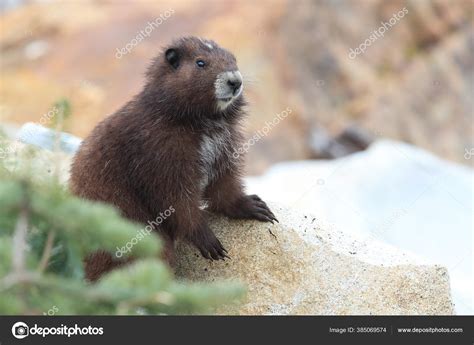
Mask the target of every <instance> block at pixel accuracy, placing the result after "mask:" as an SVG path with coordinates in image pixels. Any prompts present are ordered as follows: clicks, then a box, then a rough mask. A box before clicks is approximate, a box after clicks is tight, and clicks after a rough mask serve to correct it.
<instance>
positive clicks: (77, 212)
mask: <svg viewBox="0 0 474 345" xmlns="http://www.w3.org/2000/svg"><path fill="white" fill-rule="evenodd" d="M11 143H12V142H11V141H10V142H8V141H5V140H3V144H2V145H4V146H5V145H11ZM4 152H10V153H9V154H8V156H7V157H5V158H4V159H1V160H0V314H9V315H19V314H33V315H35V314H36V315H43V314H49V315H51V314H56V315H75V314H89V315H92V314H102V315H104V314H112V315H114V314H185V313H209V312H212V310H213V308H214V307H216V306H218V305H220V304H222V303H227V302H233V301H234V300H236V299H238V298H239V297H240V296H241V295H242V293H243V290H242V287H241V286H240V285H238V284H232V283H219V284H214V285H205V284H195V283H194V284H191V283H185V282H180V281H177V280H176V279H175V278H174V277H173V275H172V273H171V272H170V269H169V268H168V266H167V265H166V264H164V263H163V262H161V261H160V260H159V259H158V257H159V255H158V254H159V252H160V248H161V246H160V241H159V239H158V237H157V236H155V235H153V234H152V235H150V236H147V237H146V238H145V239H143V240H141V241H139V242H138V243H137V244H136V245H135V246H134V247H133V251H132V254H133V257H134V258H136V260H135V261H134V262H133V263H132V264H130V265H127V266H124V267H122V268H119V269H116V270H114V271H112V272H110V273H108V274H107V275H105V276H103V277H102V279H100V280H99V281H98V282H97V283H89V282H86V281H85V280H84V269H83V259H84V257H85V256H86V255H88V254H89V253H91V252H93V251H95V250H97V249H105V250H110V251H111V252H115V250H116V248H117V247H122V246H123V245H124V244H125V243H127V242H128V241H130V239H131V238H133V237H134V236H135V235H136V234H137V231H138V230H140V229H142V228H143V225H141V224H134V223H131V222H129V221H128V220H125V219H123V218H122V217H121V216H120V215H119V213H118V211H117V210H115V209H114V208H112V207H111V206H109V205H104V204H100V203H93V202H90V201H86V200H81V199H78V198H77V197H75V196H73V195H71V193H70V192H69V191H68V190H67V187H65V185H64V176H62V175H64V171H67V168H68V164H63V163H62V162H61V160H60V161H59V162H58V161H57V160H58V158H57V157H61V155H60V154H58V153H56V154H53V153H51V152H45V151H43V150H36V149H31V148H27V149H24V148H22V149H21V150H15V151H14V152H12V150H7V149H5V148H4ZM52 157H55V158H54V159H52ZM49 158H51V159H49ZM61 171H62V172H61ZM51 310H53V312H50V311H51Z"/></svg>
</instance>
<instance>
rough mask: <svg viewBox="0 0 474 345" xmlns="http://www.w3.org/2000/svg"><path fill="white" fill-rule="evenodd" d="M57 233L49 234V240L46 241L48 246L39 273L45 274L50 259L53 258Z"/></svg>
mask: <svg viewBox="0 0 474 345" xmlns="http://www.w3.org/2000/svg"><path fill="white" fill-rule="evenodd" d="M54 237H55V232H54V231H50V232H48V238H47V239H46V244H45V246H44V251H43V255H42V256H41V261H40V263H39V266H38V272H40V273H43V272H44V270H45V269H46V267H47V266H48V263H49V258H50V256H51V250H52V249H53V243H54Z"/></svg>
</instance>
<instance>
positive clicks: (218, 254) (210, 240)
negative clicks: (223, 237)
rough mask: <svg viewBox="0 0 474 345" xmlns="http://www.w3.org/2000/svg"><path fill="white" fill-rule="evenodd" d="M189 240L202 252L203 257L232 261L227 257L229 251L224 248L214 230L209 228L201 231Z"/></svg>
mask: <svg viewBox="0 0 474 345" xmlns="http://www.w3.org/2000/svg"><path fill="white" fill-rule="evenodd" d="M188 240H189V241H190V242H191V243H192V244H193V245H194V246H196V248H197V249H199V251H200V252H201V255H202V256H203V257H204V258H206V259H209V260H224V259H225V258H228V259H230V257H229V256H228V255H227V250H226V249H225V248H224V246H223V245H222V243H221V242H220V241H219V239H218V238H217V237H216V235H214V233H213V232H212V230H211V229H210V228H208V227H206V228H204V229H201V230H200V231H198V232H197V233H196V234H195V235H193V236H192V237H190V238H188Z"/></svg>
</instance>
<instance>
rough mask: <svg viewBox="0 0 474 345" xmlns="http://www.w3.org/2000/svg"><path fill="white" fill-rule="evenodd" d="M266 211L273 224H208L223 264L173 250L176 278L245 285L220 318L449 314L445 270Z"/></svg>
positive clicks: (283, 212) (281, 211)
mask: <svg viewBox="0 0 474 345" xmlns="http://www.w3.org/2000/svg"><path fill="white" fill-rule="evenodd" d="M271 207H272V210H273V211H274V213H275V214H276V216H277V218H278V219H279V221H280V223H279V224H273V225H272V224H270V223H260V222H256V221H240V220H228V219H225V218H220V217H215V218H213V219H212V221H211V227H212V228H213V229H214V231H215V233H216V235H217V236H218V237H219V238H220V240H221V241H222V243H223V244H224V246H225V247H226V248H227V249H228V250H229V255H230V257H231V258H232V259H230V260H229V259H227V260H225V261H217V262H214V261H212V262H211V261H209V260H206V259H203V258H202V257H201V256H200V255H199V254H198V252H197V251H196V250H195V249H194V248H192V247H190V246H188V245H186V244H181V245H180V246H179V247H178V255H177V257H178V262H177V263H176V267H175V273H176V275H177V276H178V277H180V278H181V279H185V280H191V281H204V282H213V281H222V280H240V281H241V282H243V283H244V284H246V286H247V288H248V293H247V296H246V299H245V300H244V301H243V303H242V304H239V305H233V306H230V307H229V306H227V307H223V308H222V309H220V310H218V313H219V314H239V315H304V314H317V315H354V314H362V315H377V314H380V315H413V314H414V315H446V314H453V305H452V303H451V296H450V287H449V278H448V274H447V271H446V269H445V268H443V267H441V266H436V265H423V264H420V262H419V261H418V260H417V259H416V258H415V257H411V256H410V255H409V254H406V253H403V252H400V251H398V250H397V249H395V248H394V247H391V246H389V245H386V244H383V243H381V242H378V241H377V240H375V239H371V238H368V237H366V238H357V237H354V236H351V235H349V234H347V233H341V232H339V231H337V230H335V229H333V228H331V226H330V225H327V224H321V222H320V220H318V219H316V218H315V217H312V216H310V215H309V214H306V215H305V214H298V213H297V212H294V211H289V210H288V209H285V208H283V207H281V206H278V205H275V204H272V205H271Z"/></svg>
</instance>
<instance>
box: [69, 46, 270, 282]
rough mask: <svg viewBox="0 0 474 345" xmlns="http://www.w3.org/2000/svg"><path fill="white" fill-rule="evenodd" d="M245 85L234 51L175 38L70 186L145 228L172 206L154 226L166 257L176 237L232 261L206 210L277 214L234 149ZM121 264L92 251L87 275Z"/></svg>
mask: <svg viewBox="0 0 474 345" xmlns="http://www.w3.org/2000/svg"><path fill="white" fill-rule="evenodd" d="M242 90H243V85H242V76H241V74H240V72H239V71H238V68H237V63H236V59H235V57H234V56H233V55H232V54H231V53H230V52H228V51H227V50H224V49H223V48H221V47H219V46H218V45H217V44H216V43H215V42H213V41H209V40H203V39H200V38H196V37H186V38H181V39H179V40H177V41H174V42H173V43H172V44H171V45H170V46H169V47H167V48H166V49H164V51H163V53H161V54H159V55H158V56H157V57H156V58H155V59H154V60H153V61H152V63H151V66H150V67H149V69H148V71H147V81H146V84H145V86H144V88H143V90H142V91H141V92H140V93H139V94H138V95H136V96H135V97H134V98H133V99H132V100H131V101H130V102H128V103H127V104H125V105H124V106H123V107H122V108H121V109H119V110H118V111H117V112H116V113H114V114H113V115H111V116H109V117H107V118H106V119H105V120H103V121H102V122H101V123H100V124H98V125H97V127H96V128H95V129H94V130H93V132H92V133H91V134H90V136H89V137H88V138H86V139H85V140H84V142H83V144H82V145H81V147H80V149H79V151H78V153H77V154H76V156H75V158H74V163H73V166H72V170H71V179H70V186H71V190H72V192H73V193H74V194H75V195H77V196H80V197H82V198H86V199H90V200H95V201H102V202H106V203H109V204H112V205H114V206H116V207H117V208H118V209H119V210H120V211H121V212H122V214H123V215H124V216H125V217H127V218H129V219H131V220H133V221H136V222H140V223H143V224H146V223H147V222H149V221H153V220H154V219H156V218H157V215H158V214H159V213H160V212H163V211H165V210H166V209H168V208H170V207H173V209H174V210H175V211H174V212H173V213H172V214H171V215H170V216H169V217H168V218H166V219H165V220H164V221H163V222H162V223H161V224H160V226H159V227H157V229H156V231H157V232H158V233H159V234H160V235H161V237H162V239H163V240H164V242H165V254H166V257H167V259H168V260H172V259H171V257H172V252H173V247H174V246H173V245H174V242H175V241H176V240H178V239H180V240H185V241H188V242H190V243H192V244H193V245H195V246H196V247H197V248H198V249H199V251H200V252H201V254H202V256H204V257H205V258H207V259H213V260H218V259H223V258H225V257H227V254H226V253H227V251H226V250H225V249H224V247H223V245H222V244H221V242H220V241H219V240H218V239H217V237H216V236H215V235H214V233H213V232H212V230H211V229H210V228H209V226H208V222H207V215H208V213H207V212H208V211H211V212H215V213H220V214H223V215H226V216H228V217H231V218H245V219H257V220H259V221H264V222H273V221H274V220H276V218H275V216H274V215H273V213H272V212H271V211H270V209H269V208H268V207H267V205H266V204H265V202H263V201H262V200H261V199H260V198H259V197H258V196H256V195H250V196H249V195H246V194H245V193H244V190H243V185H242V181H241V177H240V174H241V164H242V162H241V157H240V156H239V155H238V154H236V152H237V149H238V148H239V147H240V145H241V140H242V137H241V134H240V131H239V120H241V119H242V117H243V115H244V112H243V110H242V107H243V106H244V105H245V101H244V98H243V95H242ZM132 254H133V253H132ZM122 263H123V261H121V260H116V259H115V258H113V257H112V255H111V254H108V253H104V252H99V253H96V254H93V255H91V256H90V257H89V258H88V259H87V260H86V276H87V278H88V279H90V280H95V279H97V278H99V277H100V275H101V274H102V273H103V272H106V271H108V270H110V269H111V268H113V267H115V266H117V265H120V264H122Z"/></svg>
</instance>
